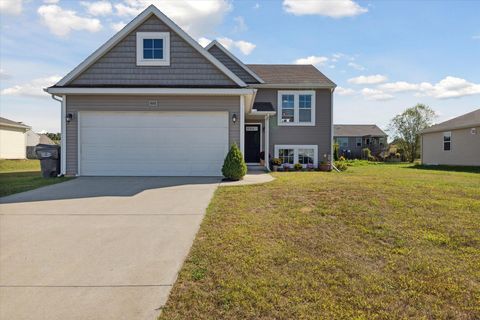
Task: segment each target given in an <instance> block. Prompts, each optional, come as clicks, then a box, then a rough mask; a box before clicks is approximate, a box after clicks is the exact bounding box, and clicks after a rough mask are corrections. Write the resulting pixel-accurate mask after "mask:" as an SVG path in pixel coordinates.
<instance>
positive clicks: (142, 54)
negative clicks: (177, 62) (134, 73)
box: [137, 32, 170, 66]
mask: <svg viewBox="0 0 480 320" xmlns="http://www.w3.org/2000/svg"><path fill="white" fill-rule="evenodd" d="M169 65H170V33H169V32H137V66H169Z"/></svg>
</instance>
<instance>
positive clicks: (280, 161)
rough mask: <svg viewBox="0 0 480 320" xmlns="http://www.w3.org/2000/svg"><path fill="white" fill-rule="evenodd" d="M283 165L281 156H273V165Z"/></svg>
mask: <svg viewBox="0 0 480 320" xmlns="http://www.w3.org/2000/svg"><path fill="white" fill-rule="evenodd" d="M281 165H282V160H280V159H279V158H273V159H272V166H281Z"/></svg>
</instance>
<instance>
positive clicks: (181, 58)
mask: <svg viewBox="0 0 480 320" xmlns="http://www.w3.org/2000/svg"><path fill="white" fill-rule="evenodd" d="M137 32H170V66H137V60H136V54H137V53H136V33H137ZM69 85H70V86H108V85H110V86H114V85H123V86H127V85H134V86H142V85H145V86H206V87H212V86H237V85H236V84H235V83H234V82H233V81H232V80H231V79H230V78H228V77H227V76H226V75H225V74H224V73H223V72H222V71H220V70H219V69H218V68H217V67H216V66H214V65H213V64H212V63H211V62H209V61H208V60H207V59H206V58H205V57H204V56H202V55H201V54H200V53H199V52H198V51H197V50H196V49H194V48H193V47H192V46H190V45H189V44H188V43H187V42H186V41H185V40H183V39H182V38H181V37H180V36H179V35H178V34H176V33H174V32H173V31H172V30H171V29H170V28H169V27H168V26H167V25H165V24H164V23H163V22H162V21H160V20H159V19H158V18H157V17H154V16H152V17H151V18H149V19H147V20H146V21H145V22H144V23H143V24H142V25H140V26H139V27H138V28H136V29H135V30H134V31H132V32H131V33H130V34H128V35H127V36H126V37H125V38H124V39H123V40H122V41H120V42H119V43H118V44H117V45H116V46H115V47H113V48H112V49H111V50H110V51H108V52H107V53H106V54H105V55H104V56H103V57H101V58H100V59H99V60H97V62H95V63H94V64H93V65H91V66H90V67H89V68H88V69H87V70H85V71H84V72H83V73H82V74H80V75H79V76H78V77H77V78H75V79H74V80H73V81H71V83H69Z"/></svg>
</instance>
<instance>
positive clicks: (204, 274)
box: [159, 165, 480, 319]
mask: <svg viewBox="0 0 480 320" xmlns="http://www.w3.org/2000/svg"><path fill="white" fill-rule="evenodd" d="M275 177H276V178H277V179H276V180H275V181H274V182H271V183H268V184H264V185H253V186H242V187H221V188H219V189H218V190H217V192H216V194H215V196H214V199H213V200H212V202H211V204H210V206H209V208H208V210H207V215H206V217H205V219H204V221H203V223H202V226H201V228H200V231H199V233H198V234H197V238H196V240H195V242H194V245H193V247H192V249H191V252H190V254H189V257H188V258H187V261H186V262H185V264H184V266H183V268H182V271H181V272H180V274H179V277H178V280H177V282H176V284H175V285H174V288H173V289H172V292H171V295H170V298H169V300H168V302H167V305H166V306H165V307H164V309H163V312H162V314H161V315H160V317H159V318H160V319H319V318H320V319H406V318H408V319H447V318H449V319H478V318H480V304H479V303H478V302H479V298H480V283H479V279H480V218H479V212H480V175H479V174H477V173H462V172H448V171H439V170H422V169H416V168H413V167H410V166H409V165H371V166H363V167H351V168H349V170H347V171H346V172H344V173H341V174H337V173H322V172H310V173H308V172H288V173H276V174H275Z"/></svg>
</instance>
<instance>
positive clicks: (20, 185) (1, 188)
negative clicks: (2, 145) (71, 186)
mask: <svg viewBox="0 0 480 320" xmlns="http://www.w3.org/2000/svg"><path fill="white" fill-rule="evenodd" d="M70 179H71V178H66V177H61V178H49V179H45V178H42V176H41V173H40V161H39V160H0V197H4V196H8V195H11V194H15V193H19V192H24V191H28V190H33V189H37V188H40V187H43V186H48V185H51V184H55V183H60V182H64V181H67V180H70Z"/></svg>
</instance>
